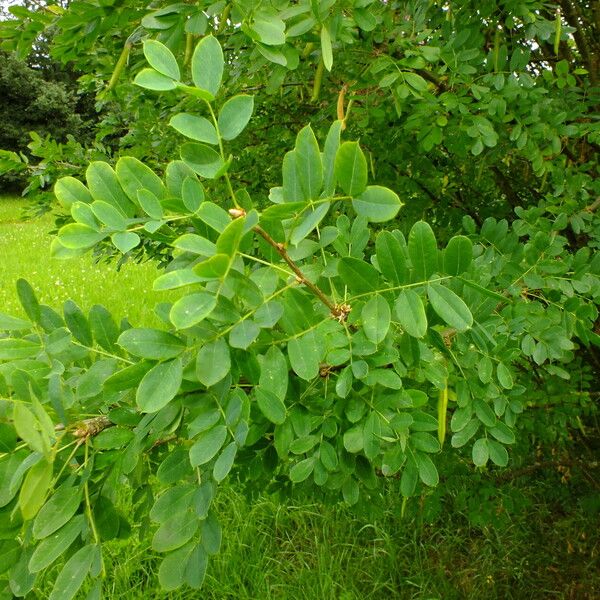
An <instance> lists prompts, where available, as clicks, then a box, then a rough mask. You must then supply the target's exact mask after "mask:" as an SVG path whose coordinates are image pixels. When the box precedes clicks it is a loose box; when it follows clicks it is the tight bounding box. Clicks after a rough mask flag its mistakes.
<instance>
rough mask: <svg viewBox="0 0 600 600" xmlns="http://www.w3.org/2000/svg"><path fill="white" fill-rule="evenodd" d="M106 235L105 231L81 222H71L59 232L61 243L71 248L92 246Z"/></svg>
mask: <svg viewBox="0 0 600 600" xmlns="http://www.w3.org/2000/svg"><path fill="white" fill-rule="evenodd" d="M105 237H106V234H105V233H101V232H98V231H96V230H95V229H92V228H91V227H88V226H87V225H82V224H81V223H69V224H68V225H65V226H64V227H61V228H60V230H59V232H58V239H59V241H60V243H61V244H62V245H63V246H64V247H65V248H69V249H71V250H78V249H79V248H91V247H92V246H94V245H95V244H97V243H98V242H101V241H102V240H103V239H104V238H105Z"/></svg>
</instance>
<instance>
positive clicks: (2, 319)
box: [0, 313, 31, 331]
mask: <svg viewBox="0 0 600 600" xmlns="http://www.w3.org/2000/svg"><path fill="white" fill-rule="evenodd" d="M30 327H31V323H30V322H29V321H26V320H25V319H19V318H18V317H13V316H11V315H7V314H6V313H0V331H21V330H23V329H29V328H30Z"/></svg>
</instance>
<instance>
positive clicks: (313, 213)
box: [290, 202, 331, 246]
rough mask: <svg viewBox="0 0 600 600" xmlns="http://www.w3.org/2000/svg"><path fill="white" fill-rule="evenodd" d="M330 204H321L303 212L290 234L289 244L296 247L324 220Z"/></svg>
mask: <svg viewBox="0 0 600 600" xmlns="http://www.w3.org/2000/svg"><path fill="white" fill-rule="evenodd" d="M330 206H331V203H329V202H323V203H321V204H318V205H317V206H316V208H315V207H312V206H311V207H310V208H309V209H308V210H306V211H304V213H303V214H302V217H301V218H300V219H299V220H298V222H297V223H296V225H294V228H293V229H292V232H291V234H290V243H291V244H293V245H294V246H297V245H298V244H299V243H300V242H301V241H302V240H303V239H304V238H305V237H306V236H307V235H308V234H309V233H310V232H311V231H313V229H314V228H315V227H316V226H317V225H318V224H319V223H320V222H321V221H322V220H323V219H324V218H325V215H326V214H327V213H328V211H329V207H330Z"/></svg>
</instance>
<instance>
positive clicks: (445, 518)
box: [0, 198, 600, 600]
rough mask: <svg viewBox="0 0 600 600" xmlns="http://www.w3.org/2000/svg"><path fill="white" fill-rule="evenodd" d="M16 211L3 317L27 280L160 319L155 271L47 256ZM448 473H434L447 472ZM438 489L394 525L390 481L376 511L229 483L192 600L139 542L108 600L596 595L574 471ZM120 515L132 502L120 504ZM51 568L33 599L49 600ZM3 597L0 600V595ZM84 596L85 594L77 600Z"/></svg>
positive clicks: (598, 567)
mask: <svg viewBox="0 0 600 600" xmlns="http://www.w3.org/2000/svg"><path fill="white" fill-rule="evenodd" d="M22 208H23V201H22V200H19V199H13V198H3V199H0V257H1V263H0V269H1V271H0V310H1V311H3V312H8V313H13V314H19V313H20V312H21V309H20V307H19V305H18V299H17V296H16V292H15V288H14V282H15V280H16V279H17V278H18V277H26V278H27V279H28V280H29V281H30V283H31V284H32V285H33V287H34V288H35V289H36V290H37V291H38V294H39V298H40V300H41V301H42V302H44V303H47V304H50V305H51V306H53V307H59V306H60V304H61V303H62V302H63V301H64V300H66V299H67V298H73V299H74V300H75V301H76V302H78V303H79V304H80V305H81V306H82V307H83V308H84V309H89V307H90V306H91V305H93V304H95V303H102V304H104V305H105V306H107V307H108V308H109V309H110V310H111V311H113V312H114V313H115V314H116V315H117V316H119V317H121V316H128V317H129V319H130V321H131V322H132V323H134V324H136V325H150V324H155V323H156V322H157V319H156V317H155V316H154V314H153V312H152V309H153V306H154V304H155V303H156V302H159V301H162V300H164V299H165V298H164V297H163V296H162V295H159V294H158V293H153V292H152V291H151V283H152V279H153V277H154V276H155V274H156V268H155V267H154V266H153V265H152V264H150V263H147V264H142V265H134V264H130V265H125V267H124V268H123V269H121V270H120V271H119V272H115V270H114V266H111V265H106V264H95V263H94V262H93V260H92V259H91V258H90V257H84V258H81V259H76V260H71V261H59V260H55V259H52V258H50V256H49V246H50V241H51V237H50V236H49V235H48V231H50V230H51V229H52V226H53V222H52V218H51V217H50V216H49V215H48V216H46V217H43V218H41V219H37V220H34V221H26V220H23V219H22V218H21V212H22ZM444 466H445V465H444V464H441V465H440V471H441V473H445V471H444ZM442 487H443V488H444V490H443V491H437V492H435V493H434V494H432V495H430V496H428V497H422V498H420V499H413V500H411V502H409V504H408V506H407V509H406V514H405V516H404V517H403V518H401V512H402V502H401V497H400V493H399V491H398V489H397V488H398V486H397V482H396V481H394V480H392V481H390V482H388V485H387V488H386V490H385V494H384V497H383V499H382V506H381V509H380V510H377V511H376V510H375V509H373V510H372V511H370V512H368V513H361V514H359V513H356V512H353V511H351V510H350V509H348V508H345V507H343V506H341V505H336V506H323V505H321V504H308V503H300V502H293V503H282V502H280V501H278V500H277V499H275V498H273V497H270V496H269V495H267V494H264V495H262V496H261V497H259V498H248V497H246V496H245V495H244V493H243V489H242V487H241V486H240V485H239V484H238V483H236V482H235V481H232V482H231V483H229V484H227V485H224V486H222V490H221V492H220V495H219V499H218V511H219V514H220V517H221V519H222V523H223V531H224V539H223V548H222V551H221V553H220V554H219V555H217V556H216V557H214V558H213V559H212V560H211V562H210V564H209V569H208V574H207V578H206V582H205V587H204V589H203V591H202V592H201V594H198V593H197V592H191V591H188V592H179V593H174V594H165V593H163V592H161V591H159V590H158V589H157V587H156V583H155V575H154V574H155V573H156V570H157V568H158V564H159V557H157V556H156V554H155V553H153V552H152V551H151V550H150V549H149V546H148V541H147V539H142V540H140V537H141V536H139V535H138V534H139V531H140V530H141V529H144V528H145V525H143V524H139V525H136V526H134V530H133V534H132V536H131V538H129V539H128V540H122V541H115V542H111V543H109V544H108V555H107V556H106V566H107V574H108V577H107V580H106V583H105V588H104V592H105V596H104V597H106V598H110V599H117V598H123V599H137V598H140V599H141V598H153V599H161V598H171V599H179V598H189V599H192V598H199V597H202V598H204V599H215V600H224V599H232V600H234V599H235V600H242V599H248V600H250V599H256V600H263V599H264V600H267V599H290V600H301V599H306V600H330V599H331V600H334V599H336V600H355V599H356V600H366V599H373V600H374V599H381V600H385V599H389V598H401V599H402V598H406V599H409V598H410V599H412V598H415V599H417V598H418V599H422V600H429V599H434V598H435V599H440V600H441V599H444V600H453V599H456V600H463V599H473V600H475V599H477V600H481V599H487V598H489V599H515V600H517V599H528V598H531V599H533V598H536V599H537V598H540V599H545V598H551V599H565V600H566V599H575V600H578V599H590V600H591V599H592V598H598V597H600V534H599V529H600V528H599V527H598V526H599V525H600V520H599V518H598V517H599V513H598V502H597V500H595V498H596V495H597V492H598V490H597V489H594V488H593V480H592V481H590V479H589V478H588V479H586V478H585V477H584V476H583V475H581V474H578V473H577V472H573V473H572V474H571V475H570V477H569V478H566V477H565V476H564V473H563V474H561V473H558V472H557V471H556V470H553V469H547V470H542V469H540V470H537V471H534V472H533V473H532V474H529V475H528V476H527V477H526V478H525V477H521V478H514V479H511V478H504V479H503V480H500V479H498V473H494V472H484V473H475V472H473V469H472V467H468V466H464V469H463V471H462V473H458V474H456V475H447V476H446V481H445V485H444V486H442ZM124 504H125V509H126V508H127V506H126V504H127V501H126V500H125V499H124ZM59 567H60V566H59V565H57V566H56V567H55V569H54V570H53V571H52V572H50V573H48V574H47V576H46V577H45V579H44V580H42V581H41V582H40V584H39V585H38V587H37V588H36V590H35V592H34V593H33V594H32V595H31V596H30V597H31V598H39V599H43V598H47V597H48V596H49V591H50V581H51V580H52V579H53V578H54V577H55V576H56V571H57V570H58V569H59ZM4 597H5V596H3V590H1V589H0V598H2V599H3V598H4ZM7 597H10V596H7ZM81 597H82V598H83V597H85V595H82V596H81Z"/></svg>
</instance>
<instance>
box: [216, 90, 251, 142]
mask: <svg viewBox="0 0 600 600" xmlns="http://www.w3.org/2000/svg"><path fill="white" fill-rule="evenodd" d="M253 111H254V97H253V96H248V95H246V94H239V95H238V96H234V97H233V98H230V99H229V100H227V102H225V104H224V105H223V107H222V108H221V110H220V112H219V133H220V134H221V137H222V138H223V139H224V140H233V139H235V138H236V137H237V136H238V135H240V133H242V131H244V128H245V127H246V125H248V122H249V121H250V118H251V117H252V112H253Z"/></svg>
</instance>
